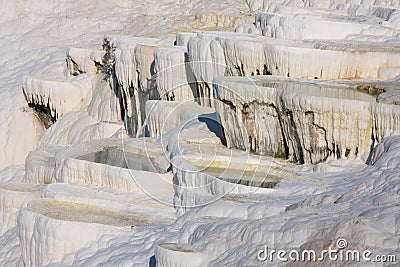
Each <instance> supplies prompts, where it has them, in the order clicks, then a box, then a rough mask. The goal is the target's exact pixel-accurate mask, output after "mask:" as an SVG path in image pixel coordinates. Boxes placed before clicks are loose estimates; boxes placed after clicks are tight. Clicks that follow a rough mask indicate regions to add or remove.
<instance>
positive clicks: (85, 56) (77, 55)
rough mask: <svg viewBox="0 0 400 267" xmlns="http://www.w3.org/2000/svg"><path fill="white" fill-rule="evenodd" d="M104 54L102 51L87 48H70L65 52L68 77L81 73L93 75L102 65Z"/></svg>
mask: <svg viewBox="0 0 400 267" xmlns="http://www.w3.org/2000/svg"><path fill="white" fill-rule="evenodd" d="M104 54H105V52H104V51H102V50H94V49H89V48H81V47H71V48H69V50H68V52H67V67H68V71H69V74H70V75H78V74H81V73H92V74H95V73H97V72H98V71H99V69H98V68H100V67H101V66H102V65H104V60H103V58H104Z"/></svg>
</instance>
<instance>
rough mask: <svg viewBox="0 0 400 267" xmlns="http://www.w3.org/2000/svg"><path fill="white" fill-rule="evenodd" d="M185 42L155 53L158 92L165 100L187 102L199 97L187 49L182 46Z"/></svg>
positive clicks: (157, 50)
mask: <svg viewBox="0 0 400 267" xmlns="http://www.w3.org/2000/svg"><path fill="white" fill-rule="evenodd" d="M177 39H178V37H177ZM183 42H185V41H184V40H182V41H181V42H179V44H178V45H177V46H173V47H159V48H157V49H156V50H155V51H154V63H155V73H156V74H155V75H156V84H157V91H158V93H159V95H160V98H161V99H163V100H168V101H185V100H193V99H196V98H197V97H198V95H197V88H196V79H195V78H194V75H193V72H192V69H191V67H190V64H189V59H188V54H187V48H186V47H184V46H181V45H183ZM177 43H178V42H177ZM171 77H173V78H171Z"/></svg>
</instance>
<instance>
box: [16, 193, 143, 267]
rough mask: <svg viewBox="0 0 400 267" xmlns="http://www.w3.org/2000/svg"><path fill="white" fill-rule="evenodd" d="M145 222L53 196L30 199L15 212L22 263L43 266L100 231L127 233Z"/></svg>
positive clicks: (94, 236) (123, 214) (101, 233)
mask: <svg viewBox="0 0 400 267" xmlns="http://www.w3.org/2000/svg"><path fill="white" fill-rule="evenodd" d="M148 223H149V219H148V218H147V217H144V216H135V215H133V214H127V213H122V212H118V211H114V210H111V209H106V208H100V207H93V206H88V205H84V204H77V203H71V202H64V201H58V200H52V199H40V200H35V201H31V202H30V203H29V205H28V206H27V207H25V208H23V209H21V210H20V212H19V215H18V232H19V237H20V240H21V245H22V258H23V261H24V264H25V266H32V267H34V266H42V265H45V264H48V263H50V262H51V261H55V260H60V259H62V258H63V257H64V256H65V255H66V254H68V253H70V252H73V251H76V250H77V249H79V248H82V247H84V246H85V245H87V244H88V243H89V242H93V241H95V240H97V239H98V238H99V237H100V236H101V235H104V234H106V233H108V234H111V233H118V232H124V233H125V234H128V233H129V232H131V231H132V230H131V229H132V228H134V227H136V226H145V225H147V224H148ZM39 229H42V230H39ZM38 230H39V231H38Z"/></svg>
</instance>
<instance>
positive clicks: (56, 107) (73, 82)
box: [23, 74, 94, 120]
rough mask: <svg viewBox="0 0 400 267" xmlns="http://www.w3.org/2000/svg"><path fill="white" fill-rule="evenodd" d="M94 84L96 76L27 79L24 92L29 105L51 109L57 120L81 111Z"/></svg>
mask: <svg viewBox="0 0 400 267" xmlns="http://www.w3.org/2000/svg"><path fill="white" fill-rule="evenodd" d="M93 82H94V76H93V75H90V74H87V75H80V76H79V77H78V76H76V77H68V78H65V77H56V76H49V77H46V76H39V77H27V78H26V79H24V85H23V92H24V95H25V99H26V101H27V102H28V104H31V105H32V106H38V105H39V106H44V107H47V108H49V109H50V111H51V116H52V117H53V118H54V120H57V119H58V118H59V117H62V116H63V115H64V114H66V113H67V112H70V111H76V110H80V108H81V106H82V104H83V101H84V99H85V97H86V95H87V94H88V92H89V90H90V89H91V88H92V87H93Z"/></svg>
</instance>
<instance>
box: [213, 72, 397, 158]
mask: <svg viewBox="0 0 400 267" xmlns="http://www.w3.org/2000/svg"><path fill="white" fill-rule="evenodd" d="M363 82H365V81H352V82H347V85H346V83H345V82H342V83H341V84H339V85H338V84H336V86H332V85H335V82H334V81H330V82H328V83H327V82H326V81H322V80H304V79H291V78H285V77H271V76H257V77H251V78H250V77H248V78H243V77H235V78H233V77H226V78H219V79H216V80H215V81H214V88H215V94H216V99H217V101H216V104H215V106H216V110H217V112H218V114H219V117H220V119H221V122H222V125H223V126H224V130H225V137H226V140H227V145H228V146H229V147H236V148H240V149H245V150H247V151H253V152H256V153H259V154H270V153H278V154H279V155H281V154H283V155H284V156H285V157H287V158H289V159H290V160H294V161H299V162H306V163H314V164H315V163H318V162H320V161H324V160H326V159H328V158H331V157H333V158H352V159H363V160H365V159H366V158H367V157H368V155H369V153H370V151H371V147H374V146H375V145H376V144H377V143H379V142H381V141H382V140H383V138H385V137H388V136H390V135H393V134H399V130H400V124H399V121H398V120H397V118H398V117H399V115H396V114H400V109H399V106H398V105H390V104H385V103H377V102H376V94H379V93H382V92H383V91H384V89H382V88H380V87H379V83H378V84H377V85H375V86H376V87H374V86H372V85H371V86H370V87H368V83H367V85H364V84H363ZM360 83H361V84H360ZM329 84H330V85H329ZM357 85H358V86H357ZM382 85H383V84H382ZM382 85H381V86H382ZM340 86H342V87H340ZM383 86H384V85H383ZM364 87H366V88H371V90H373V88H374V89H375V90H376V91H377V92H374V93H375V96H374V95H369V94H367V93H368V89H367V93H364V92H362V91H361V92H360V90H362V89H363V88H364ZM357 88H358V89H357ZM321 103H323V104H321Z"/></svg>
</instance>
